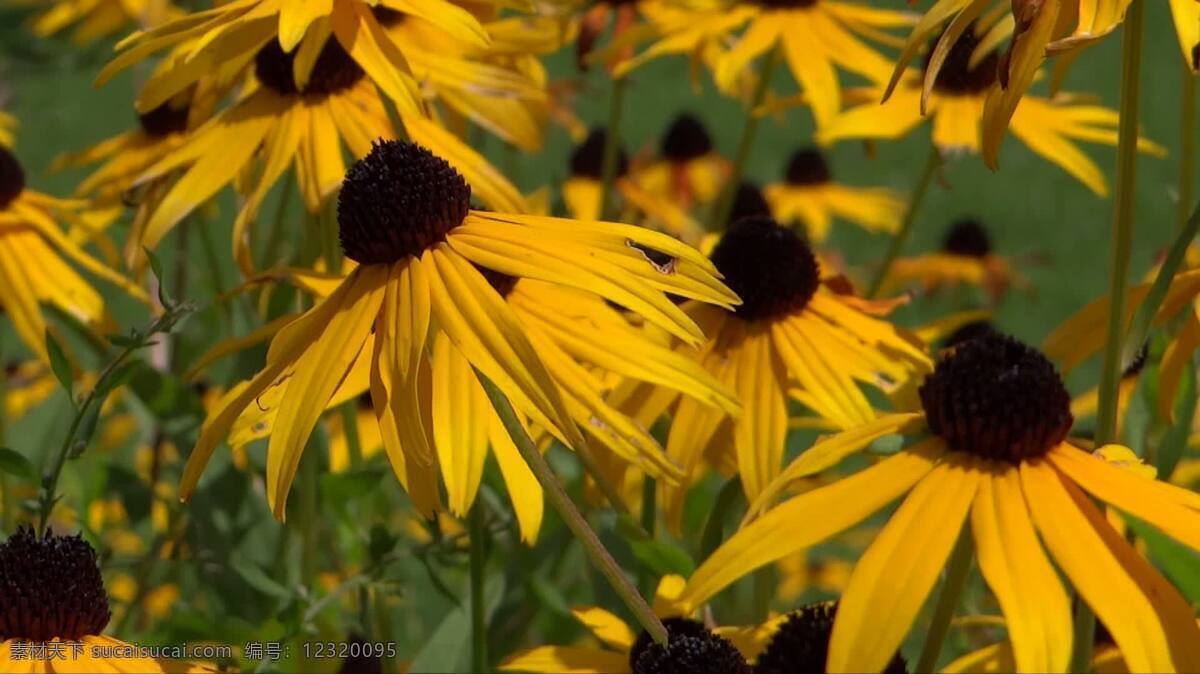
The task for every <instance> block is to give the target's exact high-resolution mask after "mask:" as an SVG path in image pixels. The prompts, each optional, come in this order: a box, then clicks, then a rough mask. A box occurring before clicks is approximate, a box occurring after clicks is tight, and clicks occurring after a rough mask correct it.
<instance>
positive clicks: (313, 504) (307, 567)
mask: <svg viewBox="0 0 1200 674" xmlns="http://www.w3.org/2000/svg"><path fill="white" fill-rule="evenodd" d="M309 443H310V444H309V447H308V451H306V452H304V455H303V456H301V457H300V476H299V482H300V484H298V485H296V491H298V492H300V577H301V582H302V583H312V584H314V585H315V583H316V578H317V550H318V548H319V547H320V545H321V536H320V513H319V512H318V504H317V489H319V488H320V485H318V484H317V481H318V479H319V477H320V468H321V466H320V461H321V456H320V453H319V452H317V451H316V449H317V448H316V447H314V446H312V445H313V444H315V443H314V442H313V440H309ZM310 587H311V586H310Z"/></svg>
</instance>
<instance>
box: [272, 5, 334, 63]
mask: <svg viewBox="0 0 1200 674" xmlns="http://www.w3.org/2000/svg"><path fill="white" fill-rule="evenodd" d="M331 12H333V0H290V1H289V2H284V3H281V4H280V5H279V46H280V47H283V51H285V52H291V51H292V50H293V49H295V48H296V45H298V44H300V40H301V38H303V37H304V33H305V32H306V31H307V30H308V26H309V24H311V23H312V22H313V21H316V20H317V19H318V18H319V17H323V16H328V15H329V14H330V13H331Z"/></svg>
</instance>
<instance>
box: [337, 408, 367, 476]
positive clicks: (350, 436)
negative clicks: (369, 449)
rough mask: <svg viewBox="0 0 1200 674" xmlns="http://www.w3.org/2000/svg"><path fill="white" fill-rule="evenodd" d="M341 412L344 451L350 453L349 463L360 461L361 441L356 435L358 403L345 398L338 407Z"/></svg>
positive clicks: (358, 462)
mask: <svg viewBox="0 0 1200 674" xmlns="http://www.w3.org/2000/svg"><path fill="white" fill-rule="evenodd" d="M339 409H340V411H341V413H342V435H345V436H346V451H347V452H348V453H349V454H350V465H352V466H357V465H359V464H360V463H362V460H363V453H362V441H361V440H360V439H359V437H358V403H356V402H355V401H353V400H347V401H346V402H344V403H342V406H341V408H339Z"/></svg>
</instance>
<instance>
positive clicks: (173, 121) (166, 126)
mask: <svg viewBox="0 0 1200 674" xmlns="http://www.w3.org/2000/svg"><path fill="white" fill-rule="evenodd" d="M188 112H189V107H188V106H186V105H184V106H176V105H173V104H172V103H171V101H167V102H166V103H163V104H162V105H160V106H158V107H157V108H154V109H153V110H151V111H150V112H145V113H141V114H139V115H138V123H140V124H141V125H142V131H145V132H146V134H147V135H149V136H153V137H155V138H162V137H164V136H169V135H171V134H173V133H182V132H184V131H187V126H188Z"/></svg>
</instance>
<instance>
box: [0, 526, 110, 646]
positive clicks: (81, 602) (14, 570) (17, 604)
mask: <svg viewBox="0 0 1200 674" xmlns="http://www.w3.org/2000/svg"><path fill="white" fill-rule="evenodd" d="M110 617H112V613H111V612H110V611H109V609H108V593H106V592H105V591H104V581H103V580H102V579H101V577H100V567H99V565H98V564H97V563H96V551H95V550H93V549H92V546H91V545H89V544H88V543H87V541H85V540H83V538H82V537H80V536H79V535H75V536H56V535H54V534H52V533H50V532H47V533H46V535H44V536H41V537H39V536H37V535H36V534H35V533H34V532H33V529H28V528H25V527H18V528H17V531H16V533H14V534H13V535H12V536H9V537H8V540H6V541H5V542H4V543H2V544H0V641H4V640H6V639H22V640H24V641H50V640H51V639H55V638H58V639H63V640H79V639H81V638H83V637H85V636H94V635H98V634H100V633H101V632H103V631H104V627H105V626H106V625H108V619H109V618H110Z"/></svg>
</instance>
